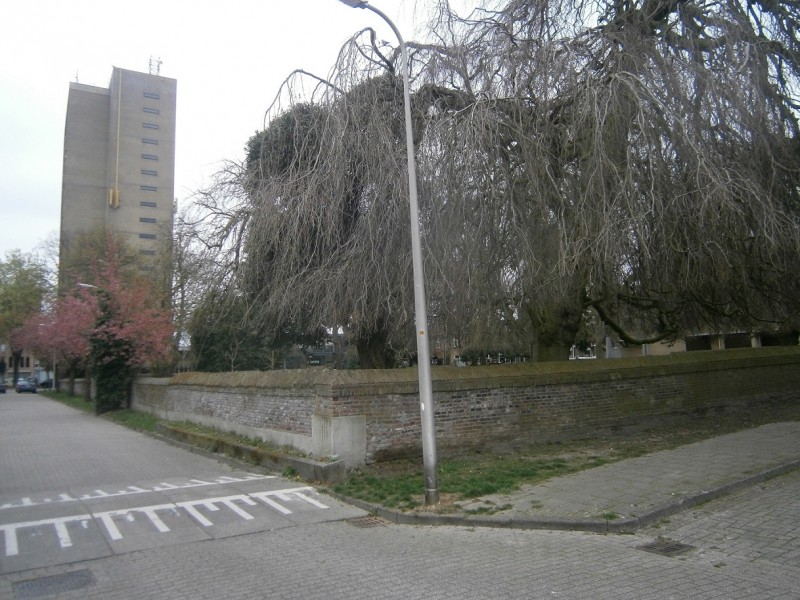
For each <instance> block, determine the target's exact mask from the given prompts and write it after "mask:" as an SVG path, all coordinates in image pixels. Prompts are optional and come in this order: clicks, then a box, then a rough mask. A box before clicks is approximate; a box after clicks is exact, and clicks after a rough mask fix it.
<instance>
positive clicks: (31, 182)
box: [0, 0, 480, 257]
mask: <svg viewBox="0 0 800 600" xmlns="http://www.w3.org/2000/svg"><path fill="white" fill-rule="evenodd" d="M433 3H434V0H372V2H370V4H372V5H373V6H375V7H376V8H379V9H380V10H382V11H383V12H385V13H386V14H387V15H388V16H389V17H390V18H391V19H392V20H393V21H394V22H395V23H396V24H397V26H398V27H399V29H400V31H401V32H402V34H403V36H404V38H405V39H406V40H412V39H414V38H415V37H416V33H417V32H418V31H419V30H420V29H421V28H422V27H423V26H424V24H425V21H426V18H427V14H426V12H427V10H428V9H429V7H430V6H431V5H432V4H433ZM452 4H453V5H454V6H456V5H460V6H467V5H474V4H480V2H464V1H462V0H459V1H458V2H456V3H452ZM368 26H372V27H374V28H375V29H376V30H377V31H378V35H379V37H381V38H383V39H386V40H388V41H389V42H390V43H391V44H392V45H396V43H397V42H396V39H395V37H394V35H393V34H392V32H391V30H390V29H389V28H388V26H387V25H386V24H385V23H384V22H383V21H382V20H381V19H380V18H379V17H378V16H377V15H375V14H374V13H372V12H370V11H367V10H355V9H352V8H350V7H348V6H346V5H345V4H342V3H341V2H338V1H337V0H285V1H284V0H232V1H231V2H226V3H224V4H223V3H222V2H219V1H215V2H212V1H211V0H137V1H136V2H125V3H118V2H114V1H110V0H36V2H27V1H25V0H9V2H8V3H7V4H6V7H5V9H4V10H3V33H2V35H0V50H2V56H1V57H0V257H5V255H6V253H7V252H8V251H10V250H12V249H19V250H22V251H23V252H30V251H31V250H33V249H34V248H35V247H36V246H37V245H39V244H40V243H41V242H42V241H43V240H44V239H45V238H47V237H48V236H50V235H56V234H57V232H58V229H59V222H60V206H61V169H62V153H63V147H64V119H65V116H66V103H67V93H68V91H69V83H70V82H71V81H75V80H76V78H77V80H78V81H80V82H81V83H86V84H90V85H97V86H102V87H107V86H108V83H109V79H110V77H111V70H112V67H115V66H116V67H121V68H125V69H131V70H136V71H141V72H145V73H146V72H148V67H149V61H150V58H151V57H153V58H160V59H161V61H162V64H161V69H160V73H161V75H163V76H165V77H172V78H174V79H177V81H178V100H177V103H178V105H177V120H178V122H177V143H176V173H175V196H176V197H177V198H178V201H179V202H183V201H185V200H186V199H187V198H188V197H189V196H190V195H191V194H192V192H193V191H195V190H197V189H198V188H200V187H201V186H202V185H203V184H204V182H207V181H208V180H209V177H210V175H211V174H212V173H213V172H214V171H215V170H217V169H218V168H219V166H220V164H221V162H222V161H224V160H226V159H234V160H235V159H241V158H242V157H243V148H244V145H245V143H246V141H247V139H248V138H249V137H250V136H251V135H252V134H253V133H254V132H255V131H256V130H258V129H260V128H261V127H262V126H263V122H264V113H265V110H266V109H267V107H268V106H269V104H270V103H271V102H272V100H273V98H274V96H275V94H276V93H277V91H278V87H279V86H280V83H281V82H282V81H283V79H284V78H285V77H286V76H287V75H288V74H289V73H290V72H291V71H292V70H293V69H296V68H302V69H305V70H307V71H311V72H314V73H316V74H319V75H322V76H324V75H326V74H327V73H328V71H329V70H330V67H331V66H332V65H333V62H334V61H335V59H336V55H337V53H338V50H339V48H340V47H341V45H342V44H343V43H344V42H345V41H346V40H347V39H348V38H349V37H350V35H352V34H353V33H355V32H356V31H358V30H360V29H362V28H364V27H368Z"/></svg>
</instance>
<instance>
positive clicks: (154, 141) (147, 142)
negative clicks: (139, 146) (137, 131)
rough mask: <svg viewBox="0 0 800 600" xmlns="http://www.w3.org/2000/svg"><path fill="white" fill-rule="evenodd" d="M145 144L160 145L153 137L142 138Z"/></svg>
mask: <svg viewBox="0 0 800 600" xmlns="http://www.w3.org/2000/svg"><path fill="white" fill-rule="evenodd" d="M142 143H143V144H151V145H153V146H158V140H154V139H153V138H142Z"/></svg>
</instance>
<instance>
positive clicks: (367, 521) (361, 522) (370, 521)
mask: <svg viewBox="0 0 800 600" xmlns="http://www.w3.org/2000/svg"><path fill="white" fill-rule="evenodd" d="M347 522H348V523H350V525H353V526H354V527H362V528H366V527H385V526H386V524H387V523H388V521H386V520H385V519H381V518H380V517H376V516H375V515H367V516H366V517H357V518H355V519H348V520H347Z"/></svg>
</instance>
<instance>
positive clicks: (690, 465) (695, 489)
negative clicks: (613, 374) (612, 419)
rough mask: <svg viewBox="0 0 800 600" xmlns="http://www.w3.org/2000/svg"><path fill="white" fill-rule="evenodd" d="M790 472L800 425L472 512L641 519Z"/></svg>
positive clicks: (548, 486)
mask: <svg viewBox="0 0 800 600" xmlns="http://www.w3.org/2000/svg"><path fill="white" fill-rule="evenodd" d="M787 466H788V467H791V468H795V467H800V423H796V422H790V423H775V424H770V425H763V426H761V427H757V428H754V429H748V430H744V431H740V432H736V433H731V434H727V435H722V436H719V437H715V438H711V439H708V440H705V441H701V442H696V443H693V444H688V445H685V446H681V447H679V448H676V449H673V450H665V451H662V452H655V453H653V454H648V455H646V456H642V457H639V458H633V459H627V460H623V461H620V462H616V463H612V464H609V465H603V466H601V467H596V468H593V469H589V470H586V471H582V472H580V473H575V474H572V475H567V476H563V477H558V478H555V479H552V480H550V481H547V482H544V483H541V484H538V485H525V486H522V488H521V489H520V490H518V491H516V492H514V493H511V494H495V495H488V496H485V497H483V498H480V499H477V500H476V501H473V502H470V503H469V505H468V506H467V507H468V508H477V507H480V506H486V507H492V506H494V507H496V506H505V505H510V506H511V508H509V509H508V510H504V511H502V512H501V513H499V514H497V515H495V516H494V517H489V518H488V519H487V520H488V521H491V520H492V518H494V519H495V520H497V521H501V520H503V519H509V518H510V519H514V520H517V521H520V522H522V521H524V520H525V519H531V520H537V519H538V520H546V519H558V518H560V519H566V520H570V519H571V520H575V521H578V520H603V519H604V518H607V517H612V516H613V517H615V519H620V520H624V519H625V518H641V517H646V516H648V515H651V514H655V513H657V512H658V511H660V510H662V509H664V508H666V507H670V506H677V505H680V504H681V503H682V502H685V501H686V499H690V498H695V497H697V496H699V495H702V494H703V493H706V492H710V491H713V490H716V489H721V488H724V487H725V486H729V485H731V484H733V483H735V482H738V481H744V480H747V479H748V478H758V476H759V475H760V474H763V473H767V472H769V471H770V470H773V469H780V468H782V467H787ZM615 519H612V521H613V520H615Z"/></svg>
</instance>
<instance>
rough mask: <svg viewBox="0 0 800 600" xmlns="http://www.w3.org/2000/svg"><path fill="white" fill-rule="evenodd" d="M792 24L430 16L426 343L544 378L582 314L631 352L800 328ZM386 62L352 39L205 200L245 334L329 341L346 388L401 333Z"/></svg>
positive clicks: (758, 12) (798, 140)
mask: <svg viewBox="0 0 800 600" xmlns="http://www.w3.org/2000/svg"><path fill="white" fill-rule="evenodd" d="M798 20H800V11H798V8H797V6H796V5H795V4H794V3H792V2H789V1H770V2H750V3H747V2H743V1H739V0H730V1H726V2H710V3H703V4H697V3H693V2H688V1H681V0H677V1H659V0H643V1H639V2H616V1H615V2H601V1H586V2H584V1H580V0H563V1H560V0H556V1H555V2H548V3H541V2H530V1H526V0H506V1H502V2H500V1H498V2H491V3H490V2H488V0H487V8H483V9H480V10H478V11H476V12H475V13H473V14H471V15H469V17H466V18H465V17H461V16H459V15H457V14H456V13H454V12H453V11H452V10H451V9H450V7H449V6H448V5H447V3H446V2H444V1H443V2H440V3H439V11H438V15H437V16H436V17H435V19H434V21H433V23H432V25H433V27H432V28H431V34H430V35H429V36H428V39H427V40H425V41H424V43H414V44H409V47H410V50H411V62H410V66H411V71H412V80H413V83H412V85H413V100H412V103H413V116H414V132H415V140H414V141H415V144H416V150H417V156H418V158H419V177H420V191H421V194H420V195H421V223H420V225H421V227H422V232H423V246H424V251H425V259H426V266H425V269H426V275H427V277H428V281H427V285H428V289H429V298H430V304H431V306H432V307H433V308H434V310H433V311H432V316H433V318H434V319H435V322H436V325H437V327H438V328H439V329H440V331H442V332H446V333H447V334H448V335H453V336H454V337H459V338H460V339H461V340H462V343H466V344H473V345H476V346H478V347H480V346H481V345H482V346H483V347H486V346H491V345H492V343H493V341H494V340H503V341H504V342H508V341H509V340H512V341H514V342H515V343H517V344H519V345H521V346H523V347H526V348H527V349H528V351H530V352H531V353H532V354H534V355H537V356H538V357H539V358H540V359H548V358H565V357H566V351H567V349H568V348H569V346H570V345H571V344H572V343H573V341H574V340H575V336H576V333H577V332H578V330H579V328H580V325H581V321H582V319H583V318H584V317H585V315H586V313H587V311H589V310H591V311H593V312H594V313H595V315H596V316H597V317H598V318H599V319H600V320H601V321H602V322H603V323H605V325H606V327H608V328H610V329H611V330H613V331H614V332H615V333H616V334H617V335H618V336H619V337H620V338H622V339H623V340H625V341H627V342H629V343H645V342H651V341H656V340H659V339H669V338H672V337H677V336H680V335H683V334H684V333H686V332H687V331H702V330H730V329H740V330H756V329H764V328H769V327H773V326H775V327H778V326H779V327H788V328H791V327H797V324H798V319H797V310H798V298H800V280H799V279H798V275H797V273H796V269H795V268H794V267H795V266H796V264H797V259H798V257H800V236H799V235H798V217H799V216H800V215H799V214H798V208H799V207H800V198H799V197H798V195H799V190H800V132H799V131H798V119H797V116H798V99H797V89H798V67H799V66H800V65H799V64H798V61H800V52H799V51H798V50H800V48H799V47H798V41H797V39H796V35H795V32H796V31H797V27H798ZM398 54H399V53H398V52H396V51H394V50H392V49H391V48H389V49H387V48H386V47H385V46H381V45H379V44H377V43H376V38H375V35H374V32H372V31H371V30H364V31H362V32H359V33H357V34H356V35H355V36H353V38H352V39H351V40H350V41H349V42H348V43H347V44H346V45H345V46H344V48H343V49H342V52H341V53H340V55H339V58H338V60H337V62H336V65H335V67H334V69H333V70H332V74H331V76H330V77H329V79H328V80H321V79H319V78H316V79H313V81H314V83H315V85H316V87H314V88H313V89H312V90H311V92H310V93H309V94H306V95H303V94H300V88H301V87H302V86H301V85H300V84H298V83H297V82H298V78H301V79H302V80H303V81H308V78H307V77H306V75H307V74H295V76H293V77H290V78H289V79H287V81H286V84H285V86H284V88H283V89H282V96H281V98H282V99H284V100H288V102H279V103H277V104H275V105H274V106H273V109H271V114H272V115H274V117H273V119H272V120H271V122H270V124H269V126H268V127H267V128H266V129H265V130H264V131H263V132H261V133H259V134H257V135H256V136H254V138H252V139H251V140H250V143H249V144H248V157H247V161H246V163H245V164H244V165H241V166H240V167H239V168H237V169H233V170H231V171H229V172H228V173H227V175H230V177H226V178H224V181H225V185H224V186H222V188H217V193H216V194H213V193H212V194H210V197H211V196H214V197H216V198H221V197H223V196H225V197H226V198H228V199H230V198H233V199H234V202H232V203H228V204H226V203H225V202H220V201H219V200H216V199H215V200H213V202H210V204H213V205H214V207H215V210H217V214H218V215H223V214H226V215H227V218H226V219H222V220H221V221H220V223H222V225H221V226H220V227H217V228H216V229H215V230H214V231H215V235H221V236H222V237H223V238H224V239H225V240H226V243H225V247H226V248H227V256H229V257H231V258H230V264H231V265H232V266H231V269H230V272H235V273H237V276H238V277H239V280H238V282H239V283H238V285H239V286H240V287H239V290H240V292H241V294H242V295H243V297H245V298H247V301H248V303H249V305H250V307H251V310H250V311H249V313H248V314H250V315H251V317H252V318H254V319H256V320H257V321H259V322H262V323H271V324H273V325H272V326H273V327H280V326H281V325H279V324H282V323H285V322H291V323H293V324H295V326H297V327H300V328H304V327H314V326H318V325H325V326H329V327H334V326H342V327H345V328H347V329H348V330H349V331H350V333H351V334H352V336H353V339H354V340H356V342H357V345H358V348H359V353H360V355H361V358H362V365H363V366H382V365H384V364H386V356H385V355H386V349H387V348H391V347H392V346H397V345H400V344H402V343H403V341H404V334H403V333H402V332H403V331H405V330H406V329H408V328H409V327H410V326H411V325H410V324H411V322H412V321H413V314H410V313H412V308H411V307H412V306H413V301H412V299H411V291H412V290H411V283H410V282H411V281H412V276H411V264H410V248H409V243H408V240H409V234H408V223H407V214H408V213H407V203H406V202H407V189H406V181H405V173H406V170H405V169H406V164H405V154H404V149H405V148H404V144H403V139H404V138H403V133H404V130H403V127H404V125H403V116H402V87H401V81H400V78H399V76H398V75H399V69H400V68H401V65H400V64H399V63H398V60H399V56H398ZM220 189H226V190H227V192H228V193H227V194H219V193H218V192H219V190H220ZM223 206H224V207H225V208H224V209H223V208H220V207H223ZM220 232H223V233H220Z"/></svg>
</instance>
